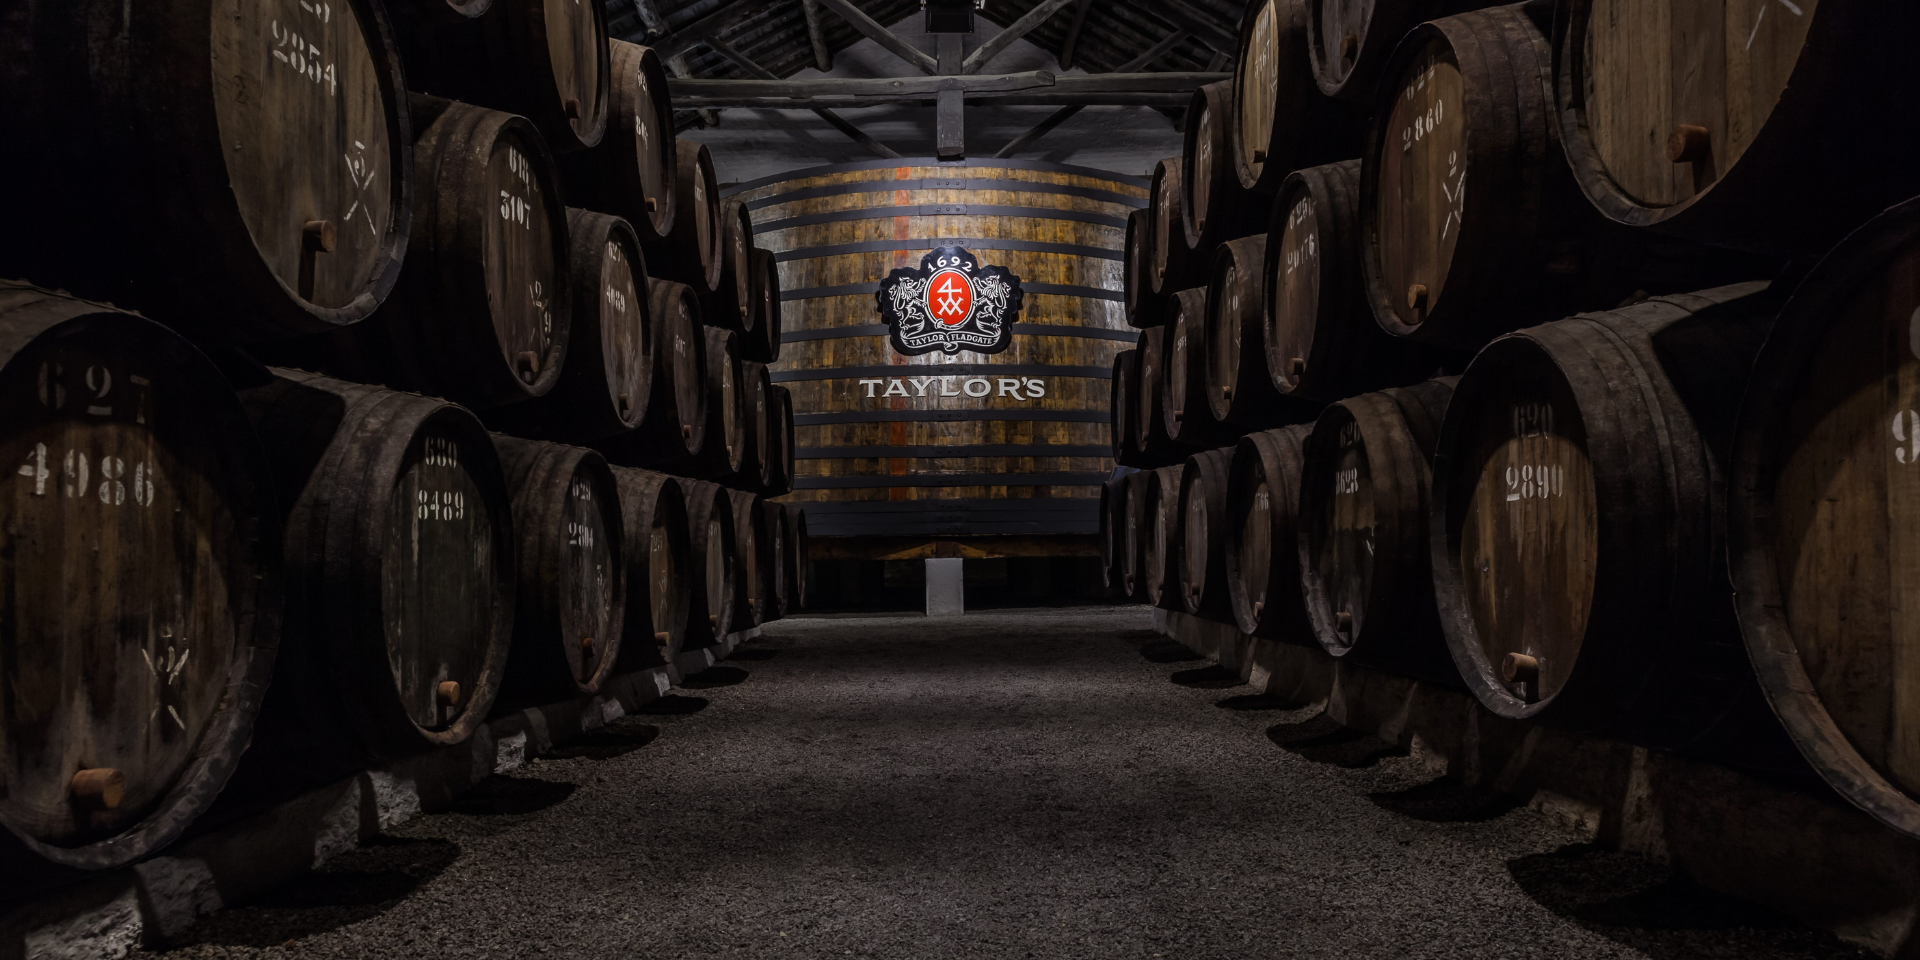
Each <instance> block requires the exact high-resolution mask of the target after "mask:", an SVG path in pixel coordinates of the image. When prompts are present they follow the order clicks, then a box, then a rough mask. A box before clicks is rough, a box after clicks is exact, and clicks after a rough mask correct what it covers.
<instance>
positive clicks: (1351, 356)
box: [1263, 160, 1458, 401]
mask: <svg viewBox="0 0 1920 960" xmlns="http://www.w3.org/2000/svg"><path fill="white" fill-rule="evenodd" d="M1359 218H1360V161H1358V160H1348V161H1346V162H1344V163H1330V164H1327V165H1325V166H1319V167H1308V168H1306V169H1304V170H1298V171H1295V172H1294V173H1293V174H1292V175H1290V176H1289V177H1287V179H1286V182H1285V183H1283V184H1281V186H1280V192H1279V193H1278V194H1277V195H1276V196H1275V197H1274V204H1273V222H1272V223H1271V225H1270V226H1269V227H1268V232H1267V236H1268V237H1269V239H1270V242H1269V243H1268V244H1267V247H1266V262H1265V268H1264V270H1263V274H1264V281H1263V283H1264V286H1265V295H1264V303H1263V307H1264V309H1265V327H1266V330H1265V333H1266V343H1265V347H1266V354H1265V357H1264V361H1265V367H1266V372H1267V376H1268V381H1269V382H1270V383H1271V384H1272V385H1273V388H1274V389H1275V390H1278V391H1279V392H1280V393H1282V394H1285V395H1287V396H1291V397H1301V398H1305V399H1310V400H1323V401H1333V400H1338V399H1341V398H1342V397H1350V396H1353V395H1355V394H1357V393H1364V392H1366V391H1369V390H1382V389H1385V388H1387V387H1393V386H1399V385H1402V384H1407V383H1413V382H1415V381H1417V380H1419V379H1420V378H1422V377H1424V376H1427V375H1429V374H1431V373H1433V371H1434V369H1435V367H1436V366H1438V365H1439V364H1440V363H1441V362H1442V360H1443V358H1445V359H1451V357H1447V355H1446V354H1444V353H1441V352H1439V351H1436V350H1435V349H1433V348H1431V347H1428V346H1426V345H1424V344H1420V343H1417V342H1415V341H1411V340H1407V339H1404V338H1400V337H1394V336H1391V335H1389V334H1388V333H1387V332H1386V331H1384V330H1382V329H1381V328H1380V325H1379V324H1377V323H1375V322H1374V320H1373V312H1372V311H1371V310H1370V309H1369V308H1368V306H1367V296H1366V285H1365V283H1366V282H1365V280H1364V279H1363V277H1362V274H1361V267H1360V257H1361V242H1360V238H1361V234H1362V229H1361V225H1360V219H1359ZM1455 369H1458V368H1457V367H1456V368H1455Z"/></svg>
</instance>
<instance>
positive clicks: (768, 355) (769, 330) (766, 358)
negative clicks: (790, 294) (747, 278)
mask: <svg viewBox="0 0 1920 960" xmlns="http://www.w3.org/2000/svg"><path fill="white" fill-rule="evenodd" d="M752 259H753V310H754V316H753V322H752V323H751V324H749V325H748V329H749V330H751V331H752V333H751V335H749V336H748V337H747V338H746V339H745V340H744V341H742V345H741V353H740V355H741V356H743V357H745V358H747V359H748V360H752V361H753V362H755V363H778V362H779V361H780V342H781V340H782V338H783V337H784V336H785V333H786V323H785V322H783V320H782V318H781V316H780V300H781V297H780V263H779V261H777V260H775V259H774V257H773V251H771V250H762V249H760V248H759V247H755V248H754V249H753V255H752Z"/></svg>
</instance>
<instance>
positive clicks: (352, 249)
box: [0, 0, 414, 341]
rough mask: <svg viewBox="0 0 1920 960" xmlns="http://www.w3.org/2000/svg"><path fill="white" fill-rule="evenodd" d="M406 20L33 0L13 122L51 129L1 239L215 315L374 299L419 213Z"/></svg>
mask: <svg viewBox="0 0 1920 960" xmlns="http://www.w3.org/2000/svg"><path fill="white" fill-rule="evenodd" d="M104 25H112V36H113V37H115V38H119V39H107V34H106V33H105V32H102V31H104V30H105V29H106V27H105V26H104ZM126 37H138V38H141V42H138V43H127V42H125V40H124V38H126ZM390 37H391V31H390V29H389V27H388V25H387V23H386V15H385V13H384V12H383V9H382V8H381V6H380V5H378V4H373V3H366V2H357V0H337V2H333V3H328V4H321V5H316V4H309V5H307V6H306V7H304V8H303V7H302V6H301V5H300V4H299V3H298V2H296V0H271V2H265V3H241V2H238V0H194V2H189V3H185V4H179V3H157V2H151V0H141V2H131V0H112V2H109V0H98V2H91V0H90V2H73V3H38V4H33V5H31V6H22V7H21V8H20V10H19V11H18V14H17V16H14V17H13V22H11V23H10V25H9V29H8V30H7V31H6V35H5V36H4V37H0V59H4V60H5V62H7V63H8V64H9V65H10V71H9V76H10V82H9V89H8V94H7V96H6V97H5V98H4V102H0V124H4V125H5V127H6V129H7V130H8V133H9V138H10V140H11V141H12V142H15V143H18V144H33V145H34V146H33V148H32V149H17V150H9V151H6V155H5V156H4V157H0V173H3V174H4V175H5V176H6V178H7V181H8V182H9V183H13V184H16V185H19V189H18V190H16V191H15V193H14V195H13V197H12V199H11V200H10V202H9V205H8V221H9V224H10V229H9V230H8V231H6V233H7V235H6V236H5V237H0V260H4V261H5V262H6V263H8V264H9V268H8V272H9V274H10V275H24V276H28V277H32V278H34V279H35V280H36V281H37V282H40V283H43V284H48V285H53V286H59V287H61V288H63V289H68V290H72V291H74V292H76V293H77V294H79V295H82V296H92V297H96V298H98V299H102V300H112V301H114V302H115V303H118V304H121V305H122V306H124V307H126V308H128V309H138V310H141V311H144V312H145V313H146V314H148V315H150V316H152V317H154V318H155V319H157V320H159V321H161V322H162V323H166V324H168V325H172V326H175V327H180V328H185V329H191V330H192V331H193V332H194V333H195V334H196V335H199V336H205V337H214V338H219V339H229V340H247V341H261V340H268V339H273V338H277V337H286V336H293V335H298V334H307V333H315V332H321V331H326V330H332V329H337V328H339V327H343V326H346V325H349V324H352V323H355V322H357V321H360V320H362V319H364V318H366V317H367V316H369V315H371V314H372V313H373V311H374V310H375V309H376V308H377V307H378V306H379V305H380V303H381V302H382V301H383V300H384V299H385V298H386V297H387V295H388V293H389V292H390V291H391V289H392V287H393V284H394V283H395V281H396V280H397V279H398V277H399V273H400V264H401V260H402V259H403V258H404V257H405V255H406V251H407V245H408V234H409V230H410V222H411V217H412V213H411V210H410V207H409V200H410V196H411V194H412V193H413V190H414V188H413V177H414V172H413V163H412V157H411V148H410V144H411V134H410V125H409V119H408V117H407V113H406V99H405V98H406V91H405V88H404V87H403V85H402V81H401V73H400V64H399V57H398V55H397V52H396V51H395V49H394V47H393V46H392V43H391V39H390ZM67 184H73V185H83V187H81V188H78V189H70V188H67V187H65V186H63V185H67ZM130 210H139V211H143V212H144V213H143V215H140V216H129V215H128V211H130Z"/></svg>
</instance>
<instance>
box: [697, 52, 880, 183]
mask: <svg viewBox="0 0 1920 960" xmlns="http://www.w3.org/2000/svg"><path fill="white" fill-rule="evenodd" d="M707 45H708V46H711V47H712V48H713V49H714V52H716V53H718V54H720V55H721V56H723V57H726V58H727V59H728V60H731V61H733V62H734V64H735V65H736V66H738V67H739V68H740V69H742V70H745V71H746V72H748V73H751V74H753V75H754V76H756V77H760V78H762V79H765V80H777V79H779V78H777V77H775V76H774V75H773V72H772V71H770V70H768V69H767V68H765V67H762V66H761V65H759V64H758V63H755V62H753V60H752V59H751V58H749V57H748V56H747V55H746V54H744V53H741V52H740V51H738V50H736V49H734V48H733V45H732V44H730V43H728V42H726V41H725V40H722V39H720V38H719V37H712V38H709V39H708V40H707ZM811 109H812V110H813V112H814V113H815V114H816V115H818V116H819V117H820V119H822V120H825V121H826V122H828V123H830V124H832V125H833V127H834V129H836V130H839V131H840V132H841V133H844V134H846V135H847V136H848V137H849V138H851V139H852V140H853V141H854V142H855V143H858V144H860V145H861V146H863V147H866V148H867V149H868V150H871V151H873V153H875V154H876V155H878V156H880V157H882V158H883V159H887V160H893V159H897V158H899V156H900V154H899V153H898V152H897V151H895V150H894V149H893V148H892V147H889V146H887V145H886V144H884V143H881V142H880V141H878V140H876V139H874V138H873V137H872V136H870V135H868V134H867V132H866V131H864V130H862V129H860V128H859V127H857V126H854V125H853V124H852V123H850V122H848V121H847V120H846V118H844V117H842V116H840V115H839V114H837V113H834V112H833V111H832V110H828V109H826V108H824V107H813V108H811Z"/></svg>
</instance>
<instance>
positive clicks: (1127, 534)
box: [1120, 470, 1153, 603]
mask: <svg viewBox="0 0 1920 960" xmlns="http://www.w3.org/2000/svg"><path fill="white" fill-rule="evenodd" d="M1152 482H1153V471H1151V470H1140V471H1136V472H1134V473H1129V474H1127V476H1126V484H1127V494H1126V505H1125V509H1126V515H1125V516H1124V517H1123V518H1122V519H1123V525H1122V528H1121V537H1120V586H1121V592H1122V593H1123V594H1124V595H1125V596H1126V598H1127V599H1128V600H1131V601H1133V602H1134V603H1146V602H1148V600H1147V540H1148V538H1150V537H1151V536H1152V535H1153V527H1152V525H1151V520H1150V519H1149V518H1150V516H1151V511H1149V510H1148V509H1147V503H1148V492H1149V489H1148V485H1149V484H1151V483H1152Z"/></svg>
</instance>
